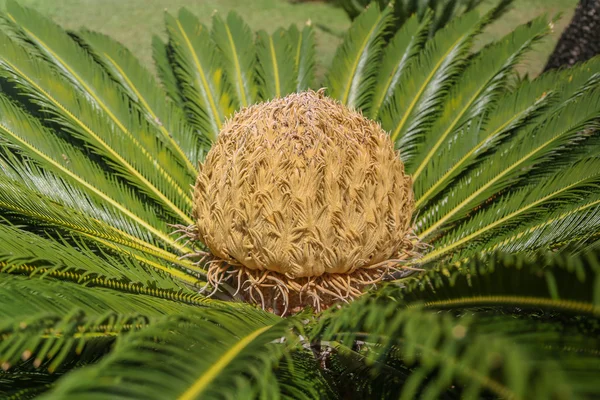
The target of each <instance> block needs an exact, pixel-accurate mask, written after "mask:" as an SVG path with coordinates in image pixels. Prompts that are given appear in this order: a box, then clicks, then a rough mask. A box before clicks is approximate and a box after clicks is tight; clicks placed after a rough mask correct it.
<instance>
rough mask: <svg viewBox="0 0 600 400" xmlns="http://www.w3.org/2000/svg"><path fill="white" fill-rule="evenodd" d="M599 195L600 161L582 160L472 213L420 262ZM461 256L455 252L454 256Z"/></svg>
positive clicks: (473, 245) (479, 243)
mask: <svg viewBox="0 0 600 400" xmlns="http://www.w3.org/2000/svg"><path fill="white" fill-rule="evenodd" d="M597 195H600V160H598V159H594V158H592V159H587V160H583V161H581V162H579V163H576V164H574V165H572V166H569V167H567V168H566V169H564V170H562V171H560V172H559V173H557V174H555V175H554V176H550V177H548V178H547V179H544V180H542V181H541V182H539V183H537V184H532V185H529V186H527V187H525V188H523V189H521V190H519V191H513V192H509V193H508V194H506V195H505V196H501V197H498V198H497V199H495V201H494V204H493V205H491V206H489V207H488V208H486V209H484V210H482V211H480V212H478V213H476V214H474V215H472V216H471V217H470V218H469V219H468V220H467V221H465V222H463V223H461V224H460V225H458V226H457V227H456V228H454V229H452V230H450V231H448V232H447V233H445V234H444V236H443V237H442V238H441V239H440V240H438V241H435V242H434V246H435V248H434V249H433V250H431V251H430V252H428V253H427V254H425V255H424V256H423V257H422V258H421V259H420V260H419V262H423V263H426V262H429V261H431V260H434V259H436V258H438V257H442V256H444V255H447V254H452V253H454V252H457V251H459V250H460V249H461V248H463V247H469V251H473V250H474V249H475V248H476V247H478V246H485V245H487V242H488V241H489V240H490V238H495V237H498V236H500V235H501V234H502V233H504V232H510V231H511V230H512V229H513V228H514V227H516V226H519V225H520V224H522V223H524V222H526V223H528V224H533V225H535V224H536V223H543V222H546V221H547V216H548V214H547V213H549V212H551V211H552V209H553V208H554V209H555V208H557V207H559V206H561V205H564V204H568V205H572V204H573V203H575V202H577V201H578V200H580V199H585V200H587V199H589V198H590V197H593V196H597ZM572 222H573V221H572ZM574 228H575V227H574ZM460 257H462V256H460V255H455V258H460Z"/></svg>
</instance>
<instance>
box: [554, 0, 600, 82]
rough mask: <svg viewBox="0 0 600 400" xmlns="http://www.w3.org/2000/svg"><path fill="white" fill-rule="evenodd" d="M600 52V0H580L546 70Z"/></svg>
mask: <svg viewBox="0 0 600 400" xmlns="http://www.w3.org/2000/svg"><path fill="white" fill-rule="evenodd" d="M599 53H600V0H579V4H578V5H577V8H576V9H575V15H574V16H573V19H572V20H571V23H570V24H569V26H567V29H566V30H565V31H564V32H563V34H562V36H561V37H560V40H559V41H558V43H557V45H556V47H555V48H554V52H553V53H552V54H551V55H550V58H549V59H548V63H547V64H546V68H544V70H545V71H547V70H549V69H553V68H559V67H570V66H572V65H573V64H575V63H578V62H582V61H586V60H589V59H590V58H592V57H594V56H595V55H596V54H599Z"/></svg>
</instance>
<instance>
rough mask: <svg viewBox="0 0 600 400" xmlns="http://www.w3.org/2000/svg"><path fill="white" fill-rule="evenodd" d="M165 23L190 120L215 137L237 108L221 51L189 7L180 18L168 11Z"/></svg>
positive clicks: (212, 138) (175, 70)
mask: <svg viewBox="0 0 600 400" xmlns="http://www.w3.org/2000/svg"><path fill="white" fill-rule="evenodd" d="M165 23H166V26H167V33H168V36H169V47H170V52H171V65H173V69H174V73H175V76H176V77H177V80H178V87H179V89H180V91H181V95H182V98H183V99H184V106H185V108H186V110H187V113H188V116H189V118H190V122H191V123H192V125H193V126H194V127H195V128H196V129H198V131H199V132H200V133H201V134H202V135H204V136H205V137H206V138H208V139H209V140H211V141H213V140H215V138H216V137H217V135H218V133H219V131H220V130H221V127H222V126H223V123H224V122H225V118H227V117H228V116H229V115H230V114H231V113H232V112H233V107H231V104H230V102H231V100H230V98H229V96H228V93H227V92H226V90H225V84H224V77H223V75H224V74H223V67H222V62H221V59H220V58H221V57H222V56H221V53H219V52H218V51H217V45H216V44H215V42H214V41H213V39H212V38H211V35H210V31H209V30H208V28H206V26H204V25H203V24H201V23H200V21H199V20H198V18H197V17H196V16H195V15H193V14H192V13H191V12H189V11H188V10H186V9H185V8H182V9H181V10H180V11H179V15H178V16H177V18H175V17H173V16H171V15H170V14H168V13H165Z"/></svg>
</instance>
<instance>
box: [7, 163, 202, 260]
mask: <svg viewBox="0 0 600 400" xmlns="http://www.w3.org/2000/svg"><path fill="white" fill-rule="evenodd" d="M0 164H3V163H2V161H0ZM16 165H17V164H16V163H13V164H12V166H13V167H14V166H16ZM2 169H3V170H4V173H5V175H0V209H3V210H4V212H3V213H2V214H3V215H4V216H5V217H7V216H11V217H13V218H15V219H16V220H18V221H19V223H20V226H21V227H22V228H25V227H30V228H31V229H32V230H38V229H47V228H51V229H54V230H56V231H57V232H60V231H62V233H65V234H75V233H77V234H78V235H80V236H81V237H82V238H83V237H85V238H86V239H91V240H93V241H96V242H98V243H104V242H105V241H109V242H112V243H114V244H118V245H120V246H124V247H123V249H125V248H130V249H135V250H139V251H141V252H144V253H147V254H149V255H152V256H155V257H157V258H161V259H163V260H165V261H167V262H169V263H174V264H178V265H181V266H186V267H187V268H190V263H187V262H184V261H181V260H179V259H178V257H177V255H175V254H173V253H171V252H168V251H166V250H164V249H162V248H160V247H158V246H156V244H155V241H154V240H153V238H152V237H151V236H149V235H148V234H147V232H145V231H144V230H143V229H140V227H139V226H137V225H135V224H133V223H131V221H129V220H127V219H126V218H123V216H122V215H119V214H118V213H114V212H111V211H110V210H109V209H107V208H106V207H105V206H103V205H102V204H101V203H98V202H96V201H94V200H95V199H94V198H90V197H89V196H85V195H84V194H83V193H82V192H81V191H79V190H77V189H76V188H75V187H73V186H71V185H69V184H68V183H67V182H65V181H63V180H60V179H58V178H57V177H56V176H54V175H52V174H50V173H47V172H46V173H42V172H41V171H39V170H38V171H36V170H35V169H36V168H35V166H33V165H29V166H27V167H24V168H19V169H18V170H15V169H12V168H10V167H9V166H8V165H3V166H2ZM191 269H194V268H191Z"/></svg>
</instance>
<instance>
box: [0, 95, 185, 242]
mask: <svg viewBox="0 0 600 400" xmlns="http://www.w3.org/2000/svg"><path fill="white" fill-rule="evenodd" d="M0 110H1V112H0V134H1V135H2V138H3V140H4V141H5V142H6V143H9V144H10V145H11V146H13V149H17V150H18V151H19V152H22V153H23V154H24V155H26V156H28V157H30V158H31V159H33V160H35V161H36V162H37V163H39V165H40V166H42V167H43V168H44V169H47V170H49V171H52V172H53V173H55V174H57V175H58V176H60V177H61V178H62V179H65V180H67V181H69V182H70V183H72V184H73V185H76V187H77V188H78V189H79V190H81V191H82V193H85V194H86V195H87V196H90V197H92V198H94V199H96V202H98V203H100V204H102V205H104V206H106V207H109V208H110V209H113V210H114V211H115V212H117V213H118V214H120V215H122V216H124V217H125V218H126V219H128V220H130V221H132V222H133V223H134V224H135V225H138V226H139V227H143V228H144V229H146V230H147V231H148V232H150V233H151V234H152V235H154V236H155V237H157V238H160V239H161V240H162V241H164V242H165V243H167V244H170V245H172V246H173V247H175V248H181V246H180V245H178V244H176V243H175V241H174V239H173V238H172V237H170V236H169V234H168V233H167V232H168V228H167V226H166V223H165V221H163V220H162V219H160V218H157V216H156V213H155V211H154V210H152V208H151V207H149V206H148V205H145V204H144V203H143V202H141V201H140V199H139V198H137V197H136V196H135V195H134V194H133V193H132V192H131V189H129V188H127V187H125V186H124V185H123V184H122V183H121V182H119V181H118V180H117V179H115V178H114V177H108V176H107V174H106V173H105V172H104V171H103V170H102V169H101V168H100V167H99V166H98V165H96V164H95V163H94V162H93V161H91V160H90V159H89V158H87V157H86V156H85V154H84V153H83V152H81V151H79V150H77V149H76V148H74V147H73V146H71V145H69V144H67V143H66V142H64V141H63V140H61V139H59V138H58V137H57V136H56V135H54V134H53V133H52V132H51V131H50V130H49V129H47V128H45V127H43V126H42V125H41V124H40V123H39V121H38V120H36V119H34V118H33V117H32V116H30V115H28V114H27V113H25V112H24V111H23V110H21V109H20V108H18V107H16V106H15V105H14V104H13V103H12V102H11V101H10V100H8V99H6V98H5V97H4V96H2V95H0ZM13 160H16V159H13ZM13 167H17V164H16V163H15V165H14V166H13ZM105 221H106V220H105ZM106 222H107V223H108V224H109V225H112V224H114V223H115V221H110V220H108V221H106ZM120 225H122V224H118V226H117V227H118V228H121V227H122V226H120ZM129 233H130V234H134V235H135V231H131V230H130V231H129ZM141 238H142V239H145V236H142V237H141ZM146 240H148V239H146Z"/></svg>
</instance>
